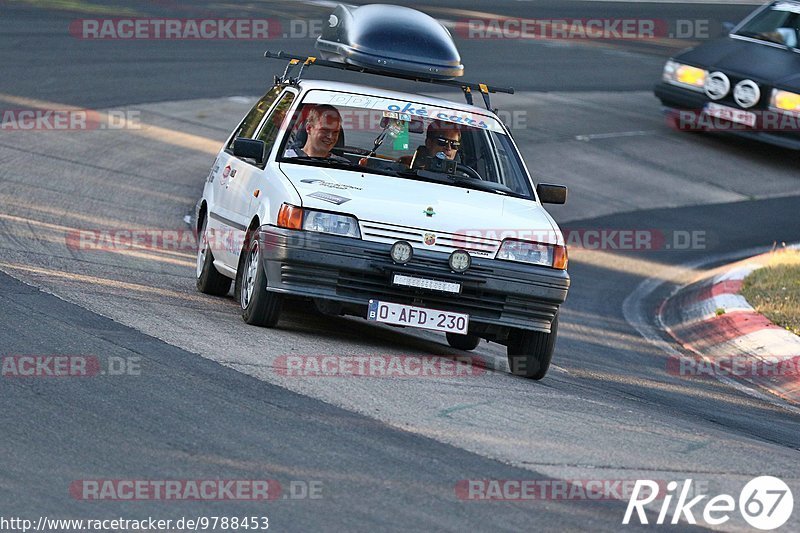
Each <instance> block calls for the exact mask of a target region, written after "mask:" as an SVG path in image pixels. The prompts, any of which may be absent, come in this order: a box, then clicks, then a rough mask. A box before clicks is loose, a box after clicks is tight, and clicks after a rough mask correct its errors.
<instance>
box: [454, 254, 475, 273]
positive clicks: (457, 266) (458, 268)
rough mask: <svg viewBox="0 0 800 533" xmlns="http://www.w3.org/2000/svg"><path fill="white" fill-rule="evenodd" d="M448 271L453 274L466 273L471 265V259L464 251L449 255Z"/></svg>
mask: <svg viewBox="0 0 800 533" xmlns="http://www.w3.org/2000/svg"><path fill="white" fill-rule="evenodd" d="M448 263H449V264H450V270H452V271H453V272H466V271H467V269H468V268H469V267H470V265H472V257H470V255H469V254H468V253H467V252H465V251H464V250H456V251H455V252H453V253H452V254H450V260H449V261H448Z"/></svg>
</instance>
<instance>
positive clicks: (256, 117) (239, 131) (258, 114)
mask: <svg viewBox="0 0 800 533" xmlns="http://www.w3.org/2000/svg"><path fill="white" fill-rule="evenodd" d="M280 92H281V87H273V88H272V89H270V90H269V92H268V93H267V94H265V95H264V96H263V98H261V100H259V101H258V102H256V105H254V106H253V109H251V110H250V112H249V113H247V116H246V117H244V120H242V122H241V124H239V127H238V128H236V132H235V133H234V134H233V137H231V142H230V143H229V144H228V146H227V149H228V150H233V141H234V139H236V138H237V137H245V138H247V139H252V138H253V134H254V133H255V132H256V129H257V128H258V125H259V124H260V123H261V119H262V118H264V114H265V113H266V112H267V111H269V108H270V107H272V104H273V103H275V99H276V98H277V97H278V95H279V94H280Z"/></svg>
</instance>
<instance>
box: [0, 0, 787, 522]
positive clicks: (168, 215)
mask: <svg viewBox="0 0 800 533" xmlns="http://www.w3.org/2000/svg"><path fill="white" fill-rule="evenodd" d="M323 4H324V3H321V2H316V3H312V2H271V1H266V2H243V3H237V4H235V5H229V4H222V3H216V2H207V3H200V2H198V3H185V2H177V1H171V0H164V1H160V0H152V1H150V2H138V3H136V4H129V3H122V2H118V3H113V2H102V3H101V2H82V1H75V2H50V1H48V2H38V3H33V2H30V3H28V2H4V3H0V9H2V12H3V15H4V16H3V17H2V18H0V38H1V39H2V42H3V46H2V47H0V80H2V82H1V83H0V108H2V109H4V110H7V109H23V108H43V109H66V108H69V107H77V108H87V109H99V110H104V112H106V111H108V110H109V108H113V109H111V111H110V112H117V113H122V114H123V115H124V116H126V117H134V118H135V119H136V120H135V121H136V123H137V124H140V126H141V127H138V128H119V129H114V128H110V129H96V130H90V131H68V132H57V131H31V132H28V131H24V132H23V131H13V132H12V131H3V132H2V133H0V162H1V163H2V164H0V183H2V185H3V187H2V189H0V206H1V207H0V250H2V255H0V271H2V272H0V301H2V304H1V305H0V325H2V328H0V355H2V356H4V357H6V358H8V357H10V356H20V355H39V356H72V357H84V358H88V360H90V361H93V362H94V363H92V364H95V365H96V368H98V369H102V370H103V371H105V373H104V374H100V373H98V374H97V375H96V376H94V377H85V378H80V379H77V378H22V377H19V378H12V377H7V376H4V377H0V398H2V402H3V407H4V408H5V409H4V410H5V412H4V414H3V416H2V417H0V451H2V454H3V468H1V469H0V517H2V518H10V517H22V518H27V519H31V520H33V521H34V523H36V521H37V520H38V518H39V517H40V516H42V517H45V516H46V517H48V518H60V519H67V518H71V519H103V518H109V519H110V518H119V517H122V518H126V519H141V518H146V517H148V516H150V517H154V518H158V519H173V520H176V519H179V518H181V517H188V518H192V519H196V518H198V517H211V516H226V517H233V516H238V517H240V518H241V517H244V516H248V517H249V516H268V517H269V524H270V528H271V529H274V530H276V531H312V530H324V531H344V530H347V531H375V530H387V531H408V530H424V531H434V530H435V531H439V530H441V531H463V530H465V529H466V530H476V531H526V530H535V531H540V530H542V531H565V530H571V531H583V530H598V531H618V530H620V529H637V528H638V527H637V526H633V525H629V526H622V525H621V522H622V517H623V515H624V513H625V508H626V504H627V499H625V498H619V499H610V500H606V501H595V500H592V499H590V498H586V497H584V498H581V497H580V494H579V493H578V495H577V496H575V497H573V498H566V497H563V495H562V496H558V494H556V495H555V496H553V494H552V492H551V493H549V494H550V496H551V497H547V498H540V499H535V500H525V501H470V500H466V499H464V492H463V490H462V489H463V487H464V486H468V485H465V484H468V483H469V482H470V481H471V480H472V481H475V480H526V481H528V482H530V483H534V482H535V483H537V484H538V486H549V487H567V489H566V490H568V491H569V490H570V488H572V489H575V488H576V487H580V486H582V485H583V484H584V483H585V482H586V481H590V480H594V481H598V482H603V483H615V482H616V483H621V482H625V481H630V480H636V479H651V480H656V481H658V482H659V483H662V484H666V483H667V482H669V481H673V480H674V481H678V482H681V483H683V481H684V480H687V479H691V480H692V482H693V487H694V489H695V491H696V493H698V494H699V493H705V494H709V495H711V496H714V495H717V494H732V495H734V497H735V498H738V495H739V492H740V491H741V489H742V487H743V486H744V484H745V483H746V482H747V481H749V480H750V479H752V478H754V477H757V476H762V475H772V476H777V477H779V478H781V479H783V480H784V481H785V482H786V483H787V484H788V485H789V486H790V487H791V488H792V490H793V491H794V495H795V498H800V468H799V467H798V459H799V458H800V455H798V448H800V409H799V408H798V407H796V406H792V405H789V404H786V403H784V402H782V401H781V400H779V399H778V398H774V397H770V396H768V395H766V394H764V393H761V392H759V391H753V390H749V389H746V388H744V387H733V386H730V385H727V384H724V383H721V382H717V381H708V380H703V381H699V380H688V379H685V378H682V377H679V376H675V375H671V374H670V373H668V372H667V368H666V361H667V357H668V355H669V354H670V353H674V351H675V350H677V349H678V348H677V347H676V346H674V345H672V344H670V343H669V342H668V341H667V340H666V339H665V337H664V336H663V335H662V334H661V332H659V331H658V329H657V326H656V324H654V321H653V317H654V314H655V309H656V308H657V306H658V304H659V303H660V301H661V300H662V299H663V298H664V297H665V296H666V295H667V294H669V292H670V291H671V290H672V289H673V288H674V287H675V286H676V284H678V283H681V282H685V281H688V280H690V279H692V278H693V277H694V276H697V275H698V274H700V273H702V272H703V271H704V270H705V269H708V268H712V267H713V266H715V265H716V264H719V263H720V262H723V261H725V260H731V259H734V258H737V257H742V256H744V255H746V254H747V253H749V252H750V253H751V252H753V251H762V250H767V249H769V248H771V247H773V245H775V244H776V243H777V244H778V245H779V243H781V242H795V241H798V240H800V219H798V217H797V206H798V201H800V176H799V175H798V172H797V168H798V165H799V164H800V155H798V154H797V153H794V152H788V151H785V150H781V149H777V148H772V147H766V146H760V145H753V144H752V143H747V142H744V141H741V140H737V139H731V138H726V137H722V136H707V135H687V134H681V133H679V132H675V131H673V130H671V129H669V128H668V127H667V126H666V125H665V124H664V121H663V119H662V117H661V114H660V109H659V105H658V102H657V101H656V100H655V98H654V97H653V96H652V94H651V93H650V88H651V86H652V85H653V83H654V82H655V81H656V80H657V79H658V76H659V74H660V70H661V67H662V65H663V62H664V61H665V59H666V58H667V57H668V56H669V55H670V53H673V52H674V51H675V50H678V49H680V48H682V47H684V46H688V45H691V44H693V43H695V42H699V41H700V40H702V39H703V38H705V35H694V36H693V38H682V37H681V38H678V37H675V36H674V35H673V36H672V37H670V35H669V32H670V31H673V30H676V28H678V22H677V21H679V20H680V21H695V22H694V24H695V27H697V24H698V23H697V21H706V22H707V23H708V24H707V25H708V27H709V28H712V29H714V31H719V28H721V24H722V22H725V21H735V20H738V19H740V18H741V17H742V16H744V15H745V14H746V13H747V12H748V11H749V10H750V9H751V8H752V6H747V5H739V4H736V5H733V6H732V5H725V4H713V3H708V4H706V3H692V4H682V3H650V2H645V3H638V2H637V3H624V2H556V1H550V2H536V1H530V2H511V1H494V2H474V3H473V4H474V5H470V6H469V7H468V8H465V7H464V5H463V3H460V2H455V1H452V2H450V1H439V2H415V3H413V5H414V6H415V7H418V8H420V9H422V10H424V11H427V12H429V13H430V14H431V15H433V16H436V17H437V18H440V19H442V20H444V21H448V23H451V22H453V21H463V20H465V19H469V18H471V17H478V18H489V17H492V16H502V17H525V18H614V17H620V18H626V17H629V18H632V19H647V20H659V21H666V22H665V24H666V26H665V27H666V28H668V30H667V34H665V35H664V37H663V38H661V39H657V40H651V41H648V42H638V41H625V40H622V41H619V40H618V41H608V42H600V43H598V42H579V41H572V40H570V41H565V42H557V41H538V40H520V39H509V40H499V39H494V40H478V39H464V38H461V37H459V38H458V39H457V43H458V45H459V48H460V50H461V52H462V55H463V56H464V61H465V64H466V66H467V77H469V78H473V79H481V80H482V81H487V82H489V83H492V84H497V85H512V86H514V87H515V88H516V89H517V90H518V94H517V95H515V96H513V97H497V98H495V99H494V102H495V103H496V104H497V105H499V106H500V108H501V109H502V110H504V111H506V112H508V113H512V114H513V113H517V114H516V115H515V116H516V117H517V119H518V120H517V121H516V122H515V124H514V126H515V128H514V129H515V132H514V134H515V138H516V140H517V143H518V144H519V145H520V146H521V148H522V151H523V155H524V156H525V159H526V162H527V164H528V166H529V168H530V169H531V170H532V172H533V173H534V174H535V176H536V178H537V180H538V179H541V180H542V181H548V182H555V183H564V184H566V185H568V186H569V187H570V201H569V203H568V204H567V205H566V206H556V207H553V208H552V209H551V212H552V213H553V215H554V217H555V218H556V219H557V220H558V222H559V223H560V224H561V226H562V228H566V229H570V230H577V233H576V234H580V231H582V230H603V231H607V232H608V231H614V230H631V229H634V230H648V231H654V232H657V233H658V235H661V236H663V238H664V240H663V243H664V246H663V247H661V248H660V249H657V250H653V251H647V252H644V251H622V250H614V249H604V250H591V249H581V248H579V247H576V248H574V249H572V250H571V262H570V274H571V276H572V282H573V283H572V288H571V291H570V295H569V298H568V300H567V303H566V305H565V306H564V308H563V311H562V315H561V324H560V326H561V329H560V335H559V340H558V344H557V347H556V355H555V357H554V367H552V368H551V370H550V373H549V374H548V376H547V377H546V378H545V379H544V380H542V381H541V382H536V383H533V382H528V381H526V380H523V379H519V378H515V377H513V376H511V375H509V374H508V372H507V365H506V362H505V355H504V353H505V352H504V349H503V348H502V347H500V346H498V345H494V344H490V343H482V344H481V346H480V347H479V348H478V349H477V350H476V352H475V354H476V355H478V356H479V357H480V358H481V359H482V361H483V367H482V368H483V369H484V371H482V372H478V373H477V374H476V375H470V376H463V377H456V378H403V379H391V378H384V379H382V378H327V379H314V378H298V377H292V376H290V375H287V374H286V372H285V371H284V370H285V367H282V366H281V365H282V362H281V361H282V360H283V359H282V357H283V356H286V355H338V356H358V355H411V356H430V355H435V356H439V357H440V358H442V359H443V360H448V359H449V358H452V357H456V356H464V355H465V354H464V353H462V352H459V351H457V350H454V349H451V348H450V347H449V346H448V345H447V344H446V342H445V341H444V337H443V336H441V335H439V334H434V333H427V332H415V331H410V330H408V329H398V328H391V327H387V326H380V325H374V324H370V323H367V322H365V321H362V320H359V319H355V318H331V317H325V316H321V315H319V314H316V313H314V312H313V311H312V310H310V309H309V308H307V307H306V306H303V305H299V304H298V305H297V306H294V307H292V308H291V309H289V310H288V312H287V313H286V315H285V317H283V318H282V321H281V322H280V324H279V327H278V328H276V329H271V330H266V329H258V328H252V327H248V326H246V325H245V324H244V323H243V322H242V321H241V319H240V318H239V316H238V313H237V307H238V304H236V303H235V302H234V301H233V299H232V298H230V297H228V298H212V297H208V296H205V295H201V294H199V293H197V292H196V291H195V289H194V250H193V249H192V247H191V246H190V244H191V243H189V244H187V245H186V246H180V245H179V246H174V247H170V248H167V249H165V248H154V249H134V250H115V251H113V252H111V251H107V250H106V251H103V250H92V249H88V248H87V247H81V246H76V244H75V241H74V240H72V239H71V237H70V236H74V235H75V234H76V232H77V231H79V230H86V229H90V230H120V229H123V230H124V229H134V228H137V229H160V230H178V231H186V230H187V229H188V228H189V226H188V225H187V224H186V222H185V218H186V217H187V216H190V215H191V213H192V211H193V207H194V203H195V202H196V200H197V198H198V197H199V195H200V193H201V191H202V184H203V180H204V179H205V177H206V175H207V174H208V170H209V167H210V164H211V162H212V161H213V158H214V154H215V152H216V150H217V149H218V147H219V145H220V143H221V142H222V140H223V139H224V138H225V137H226V136H227V134H228V133H229V131H230V130H231V128H233V126H234V125H235V124H236V123H237V122H238V121H239V119H240V118H241V116H242V115H243V114H244V113H245V112H246V111H247V109H248V108H249V106H250V105H252V102H253V101H254V97H257V96H258V95H259V94H261V93H263V92H264V90H265V89H266V88H267V86H268V85H269V83H270V81H271V78H272V76H273V75H274V74H276V73H278V71H279V69H280V65H279V64H271V63H268V62H267V61H266V60H264V59H263V58H262V57H261V56H262V54H263V51H264V49H265V48H267V47H269V48H270V49H286V50H293V51H298V52H311V51H312V50H313V38H311V37H309V36H307V35H304V34H303V31H302V29H303V24H304V23H306V24H307V25H310V23H309V21H314V20H324V19H325V18H326V17H327V14H328V13H329V11H330V7H328V6H327V5H323ZM222 16H224V17H228V18H237V17H242V18H246V17H264V18H270V19H275V20H278V21H280V22H281V27H282V28H283V29H286V28H290V30H287V31H292V30H291V28H294V31H295V32H296V34H297V35H287V37H286V38H284V37H283V34H282V33H281V35H279V36H278V38H276V39H274V40H270V41H269V42H266V43H265V42H258V41H219V42H205V41H115V40H103V41H97V40H86V39H80V38H76V37H75V35H74V32H73V34H71V33H70V27H71V26H70V24H74V21H75V20H77V19H83V18H114V17H173V18H174V17H179V18H180V17H182V18H201V17H222ZM304 21H305V22H304ZM681 24H683V23H681ZM700 26H701V27H705V26H702V24H701V25H700ZM73 27H74V26H73ZM682 27H684V28H685V27H688V26H687V25H686V24H684V26H682ZM709 32H710V33H713V32H712V31H711V30H709ZM295 37H296V38H295ZM317 74H319V77H326V78H331V79H333V78H336V76H330V75H328V74H323V73H321V72H319V73H317V72H316V71H315V72H314V75H317ZM340 79H341V77H340ZM363 82H364V83H374V84H375V85H379V86H398V84H396V83H395V82H388V83H387V82H386V81H385V80H381V79H380V78H376V77H366V78H364V79H363ZM403 88H406V89H409V90H413V89H412V88H410V87H409V86H403ZM429 89H431V88H429V87H425V88H424V90H425V91H428V90H429ZM418 90H419V89H418ZM431 90H432V89H431ZM453 97H454V98H457V97H458V95H453ZM687 235H688V236H689V238H690V240H689V242H690V244H691V243H692V241H691V238H692V236H694V237H695V241H693V245H690V246H686V245H685V244H686V242H687V241H686V240H685V237H686V236H687ZM668 246H669V247H668ZM120 369H122V370H120ZM220 479H221V480H270V486H271V487H272V488H273V491H274V490H275V487H278V486H279V487H280V491H279V492H278V493H277V494H276V493H274V492H273V493H271V494H272V495H277V498H276V499H275V500H273V501H266V502H264V501H248V500H241V499H239V500H226V501H213V502H211V501H186V500H183V501H172V500H169V499H164V498H162V499H155V500H153V499H150V500H147V499H145V500H138V501H122V500H118V499H117V500H115V499H108V498H106V499H102V500H100V501H86V500H85V499H82V498H81V495H82V494H84V493H82V492H80V490H78V489H76V487H78V488H80V487H84V488H85V487H86V486H87V483H91V482H92V481H96V480H149V481H151V482H152V481H159V480H161V481H166V480H220ZM676 498H677V496H676ZM673 507H674V503H673ZM648 509H649V511H648V517H649V521H650V522H653V521H655V520H656V518H657V515H658V512H659V507H658V506H655V505H654V506H652V507H648ZM701 514H702V512H699V513H698V512H695V516H696V517H697V518H698V520H699V518H700V515H701ZM671 517H672V514H671V511H670V514H669V516H668V520H669V519H671ZM700 523H701V525H691V524H689V523H687V522H686V520H685V517H684V518H683V519H682V521H681V523H679V524H678V525H676V526H652V525H651V526H649V527H647V526H645V527H641V529H650V528H652V527H656V528H657V529H678V530H688V529H692V530H694V529H717V530H723V531H731V530H741V531H748V530H752V528H751V526H749V525H748V524H747V523H746V522H745V521H744V520H743V519H742V516H741V515H740V514H739V513H737V512H733V513H732V514H731V520H730V521H729V522H726V523H725V524H721V525H718V526H710V525H708V524H704V523H703V522H702V520H700ZM1 529H4V527H3V526H2V523H1V522H0V530H1ZM6 529H8V527H6ZM67 529H68V528H66V527H61V528H59V527H51V528H50V530H67ZM118 529H120V530H122V529H123V528H118ZM173 529H176V530H177V528H173ZM783 530H785V531H797V530H800V514H798V512H797V511H796V512H795V513H794V515H793V517H792V518H791V520H790V522H789V523H788V524H787V525H786V526H784V529H783Z"/></svg>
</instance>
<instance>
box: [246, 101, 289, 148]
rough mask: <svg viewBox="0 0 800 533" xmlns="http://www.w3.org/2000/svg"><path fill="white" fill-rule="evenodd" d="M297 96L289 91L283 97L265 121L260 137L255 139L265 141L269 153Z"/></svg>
mask: <svg viewBox="0 0 800 533" xmlns="http://www.w3.org/2000/svg"><path fill="white" fill-rule="evenodd" d="M295 96H297V95H296V94H295V93H293V92H292V91H287V92H286V93H285V94H284V95H283V97H281V99H280V101H279V102H278V105H276V106H275V109H273V110H272V113H270V115H269V117H268V118H267V120H266V121H264V125H263V126H262V127H261V131H259V132H258V136H257V137H255V138H256V139H258V140H259V141H264V144H266V146H267V152H269V150H271V149H272V145H273V144H274V143H275V139H277V138H278V133H279V132H280V129H281V124H283V120H284V119H285V118H286V114H287V113H288V112H289V108H291V107H292V103H293V102H294V99H295Z"/></svg>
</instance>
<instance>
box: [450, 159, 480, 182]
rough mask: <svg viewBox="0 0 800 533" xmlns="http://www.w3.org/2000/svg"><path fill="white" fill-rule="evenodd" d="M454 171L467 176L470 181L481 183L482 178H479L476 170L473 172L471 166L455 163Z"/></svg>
mask: <svg viewBox="0 0 800 533" xmlns="http://www.w3.org/2000/svg"><path fill="white" fill-rule="evenodd" d="M456 171H457V172H463V173H464V174H466V175H467V176H469V177H470V178H472V179H476V180H481V181H483V178H482V177H481V175H480V174H478V171H477V170H475V169H474V168H472V167H471V166H468V165H465V164H463V163H457V164H456Z"/></svg>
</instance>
